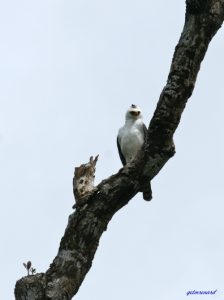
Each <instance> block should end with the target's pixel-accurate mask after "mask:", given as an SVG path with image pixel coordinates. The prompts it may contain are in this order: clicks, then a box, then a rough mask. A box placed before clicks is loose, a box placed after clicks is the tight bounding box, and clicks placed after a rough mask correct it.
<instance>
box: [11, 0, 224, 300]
mask: <svg viewBox="0 0 224 300" xmlns="http://www.w3.org/2000/svg"><path fill="white" fill-rule="evenodd" d="M223 19H224V0H186V15H185V24H184V28H183V31H182V34H181V37H180V40H179V42H178V44H177V46H176V48H175V52H174V56H173V60H172V64H171V68H170V72H169V76H168V80H167V83H166V85H165V87H164V89H163V91H162V93H161V95H160V98H159V101H158V104H157V107H156V110H155V113H154V115H153V118H152V120H151V122H150V125H149V128H148V140H147V143H146V144H145V145H144V147H143V149H142V150H141V151H140V152H139V154H138V156H137V158H136V159H135V161H133V162H132V163H131V164H129V165H126V166H125V167H124V168H122V169H121V170H120V171H119V172H118V173H117V174H115V175H112V176H111V177H109V178H108V179H106V180H103V181H102V182H101V183H100V184H99V185H98V186H96V187H94V186H93V181H94V172H95V165H96V161H97V158H96V159H95V160H93V159H91V160H90V161H89V163H87V164H85V165H82V166H81V167H80V168H78V169H76V174H75V180H74V194H75V196H76V210H75V212H74V213H72V214H71V215H70V216H69V221H68V225H67V228H66V230H65V234H64V236H63V237H62V240H61V243H60V247H59V251H58V254H57V256H56V257H55V259H54V261H53V263H52V264H51V265H50V267H49V269H48V270H47V271H46V273H40V274H36V275H31V276H27V277H23V278H21V279H20V280H18V281H17V283H16V287H15V297H16V300H69V299H71V298H72V297H73V296H74V295H75V294H76V293H77V291H78V289H79V287H80V285H81V283H82V281H83V279H84V278H85V275H86V274H87V272H88V271H89V269H90V268H91V265H92V261H93V258H94V255H95V252H96V250H97V246H98V243H99V239H100V237H101V235H102V233H103V232H104V231H105V230H106V228H107V224H108V223H109V221H110V220H111V218H112V217H113V215H114V214H115V213H116V212H117V211H118V210H119V209H120V208H122V207H123V206H124V205H126V204H127V203H128V202H129V200H130V199H131V198H133V196H134V195H136V193H138V192H139V191H140V190H141V188H142V186H146V185H147V184H148V182H149V181H150V180H151V179H152V178H153V177H155V176H156V175H157V174H158V172H159V171H160V170H161V168H162V167H163V166H164V165H165V163H166V162H167V161H168V160H169V159H170V158H171V157H172V156H173V155H174V153H175V150H174V144H173V135H174V132H175V130H176V128H177V126H178V124H179V122H180V118H181V114H182V112H183V110H184V107H185V105H186V102H187V100H188V98H189V97H190V96H191V94H192V92H193V89H194V85H195V82H196V78H197V74H198V72H199V69H200V64H201V62H202V60H203V58H204V56H205V53H206V51H207V48H208V45H209V43H210V41H211V39H212V38H213V36H214V35H215V34H216V32H217V30H218V29H219V28H220V27H221V25H222V22H223Z"/></svg>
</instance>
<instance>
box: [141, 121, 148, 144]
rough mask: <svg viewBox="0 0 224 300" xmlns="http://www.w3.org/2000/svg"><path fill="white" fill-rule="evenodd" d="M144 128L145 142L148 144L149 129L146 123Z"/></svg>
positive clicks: (143, 125)
mask: <svg viewBox="0 0 224 300" xmlns="http://www.w3.org/2000/svg"><path fill="white" fill-rule="evenodd" d="M142 127H143V132H144V141H145V142H146V141H147V137H148V129H147V127H146V126H145V124H144V123H143V124H142Z"/></svg>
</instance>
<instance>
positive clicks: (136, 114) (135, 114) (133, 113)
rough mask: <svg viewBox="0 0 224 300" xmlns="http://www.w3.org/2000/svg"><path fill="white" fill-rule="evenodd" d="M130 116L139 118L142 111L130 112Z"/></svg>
mask: <svg viewBox="0 0 224 300" xmlns="http://www.w3.org/2000/svg"><path fill="white" fill-rule="evenodd" d="M130 114H131V115H132V116H135V117H137V116H139V115H140V111H139V110H132V111H130Z"/></svg>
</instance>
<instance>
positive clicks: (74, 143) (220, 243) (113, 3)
mask: <svg viewBox="0 0 224 300" xmlns="http://www.w3.org/2000/svg"><path fill="white" fill-rule="evenodd" d="M184 15H185V1H184V0H173V1H149V0H148V1H147V0H138V1H137V0H108V1H105V0H104V1H103V0H82V1H80V0H76V1H75V0H73V1H71V0H67V1H62V0H60V1H59V0H38V1H33V0H20V1H16V0H7V1H3V0H1V1H0V39H1V47H0V66H1V72H0V83H1V88H0V182H1V188H0V199H1V202H0V203H1V209H0V228H1V229H0V230H1V232H0V235H1V252H0V253H1V255H0V266H1V280H0V299H1V300H12V299H14V296H13V289H14V285H15V282H16V280H17V279H19V278H20V277H22V276H25V274H26V270H25V269H24V267H23V266H22V263H23V262H26V261H27V260H31V261H32V262H33V264H34V266H35V267H36V269H37V271H38V272H45V271H46V269H47V268H48V266H49V264H50V263H51V262H52V260H53V258H54V257H55V255H56V254H57V250H58V246H59V242H60V239H61V237H62V235H63V233H64V230H65V227H66V225H67V220H68V216H69V214H70V213H72V211H73V210H72V205H73V203H74V200H73V192H72V177H73V170H74V167H75V166H79V165H80V164H82V163H85V162H87V160H88V159H89V157H90V156H91V155H96V154H99V155H100V157H99V162H98V165H97V172H96V177H97V178H96V179H97V182H100V181H101V180H102V179H104V178H106V177H108V176H110V175H111V174H114V173H116V172H117V171H118V169H119V168H120V167H121V162H120V160H119V156H118V153H117V148H116V135H117V131H118V129H119V127H121V126H122V125H123V123H124V114H125V112H126V110H127V108H128V107H129V106H130V104H132V103H134V104H138V105H139V106H140V107H141V108H142V109H143V112H144V120H145V123H146V124H147V125H148V123H149V121H150V119H151V116H152V114H153V111H154V109H155V107H156V103H157V101H158V98H159V94H160V92H161V90H162V87H163V86H164V84H165V82H166V78H167V74H168V71H169V68H170V63H171V59H172V55H173V51H174V47H175V45H176V43H177V41H178V39H179V36H180V33H181V31H182V27H183V22H184ZM223 53H224V51H223V30H220V31H219V33H218V34H217V35H216V37H215V38H214V39H213V41H212V43H211V45H210V48H209V51H208V52H207V55H206V57H205V60H204V62H203V64H202V67H201V71H200V74H199V76H198V81H197V84H196V88H195V91H194V94H193V96H192V97H191V99H190V100H189V102H188V105H187V107H186V110H185V112H184V115H183V117H182V120H181V124H180V126H179V127H178V130H177V132H176V134H175V144H176V150H177V154H176V155H175V156H174V158H172V159H171V160H170V161H169V162H168V163H167V165H166V166H165V167H164V169H163V170H162V171H161V172H160V173H159V175H158V176H157V177H156V178H155V179H154V180H153V182H152V188H153V200H152V201H151V202H150V203H148V202H145V201H144V200H143V199H142V196H141V195H140V194H139V195H137V196H136V197H135V198H134V199H132V201H131V202H130V203H129V204H128V205H127V206H126V207H125V208H123V209H122V210H121V211H119V212H118V213H117V214H116V215H115V216H114V218H113V219H112V221H111V222H110V224H109V226H108V230H107V232H105V233H104V235H103V237H102V239H101V240H100V245H99V248H98V251H97V253H96V256H95V260H94V263H93V267H92V269H91V270H90V272H89V273H88V275H87V276H86V279H85V281H84V283H83V285H82V286H81V288H80V290H79V293H78V294H77V296H76V297H75V299H76V300H88V299H91V300H105V299H106V300H114V299H118V300H121V299H129V300H136V299H140V300H151V299H152V300H164V299H167V300H184V299H186V298H187V296H186V292H187V291H189V290H216V289H217V293H216V295H214V296H211V295H210V296H197V295H196V296H188V298H189V299H192V300H195V299H198V300H201V299H205V298H206V299H207V298H209V299H224V281H223V278H224V260H223V253H224V239H223V229H224V218H223V211H224V204H223V186H224V184H223V167H224V156H223V153H224V142H223V131H222V128H223V125H224V124H223V122H224V120H223V109H224V104H223V69H224V68H223V67H224V62H223V61H224V59H223Z"/></svg>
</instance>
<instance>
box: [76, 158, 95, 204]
mask: <svg viewBox="0 0 224 300" xmlns="http://www.w3.org/2000/svg"><path fill="white" fill-rule="evenodd" d="M98 157H99V155H97V156H96V157H95V158H94V159H93V156H91V157H90V159H89V162H88V163H86V164H82V165H81V166H80V167H76V168H75V172H74V178H73V192H74V196H75V200H76V204H75V205H74V206H73V208H76V207H77V206H82V205H84V204H86V203H87V201H88V199H89V197H90V196H91V195H92V193H93V192H94V190H95V188H94V179H95V171H96V163H97V160H98Z"/></svg>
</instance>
